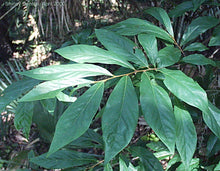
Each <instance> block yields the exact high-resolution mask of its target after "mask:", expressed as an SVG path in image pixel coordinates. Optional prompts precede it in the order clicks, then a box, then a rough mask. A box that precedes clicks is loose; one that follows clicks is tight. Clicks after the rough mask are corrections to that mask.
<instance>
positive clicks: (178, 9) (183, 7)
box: [169, 1, 193, 17]
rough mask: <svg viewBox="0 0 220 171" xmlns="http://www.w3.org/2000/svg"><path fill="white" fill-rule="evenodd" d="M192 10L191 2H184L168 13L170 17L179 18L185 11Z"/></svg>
mask: <svg viewBox="0 0 220 171" xmlns="http://www.w3.org/2000/svg"><path fill="white" fill-rule="evenodd" d="M192 10H193V3H192V1H185V2H183V3H181V4H179V5H177V6H176V7H175V8H174V9H172V10H171V11H170V12H169V16H170V17H179V16H181V15H183V14H184V13H185V12H186V11H192Z"/></svg>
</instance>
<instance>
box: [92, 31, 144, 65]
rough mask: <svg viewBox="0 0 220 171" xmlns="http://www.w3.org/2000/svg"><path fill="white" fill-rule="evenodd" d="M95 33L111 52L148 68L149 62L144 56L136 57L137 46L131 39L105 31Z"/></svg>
mask: <svg viewBox="0 0 220 171" xmlns="http://www.w3.org/2000/svg"><path fill="white" fill-rule="evenodd" d="M95 32H96V36H97V38H98V39H99V41H100V42H101V43H102V44H103V45H104V46H105V48H106V49H108V50H109V51H112V52H114V53H115V54H117V55H120V56H122V57H124V58H125V59H126V60H127V61H131V62H134V63H136V64H139V65H140V66H142V67H147V66H148V62H147V60H146V58H145V56H144V55H143V56H140V55H139V56H138V55H135V53H134V49H135V48H136V47H137V45H136V44H135V43H134V42H132V41H131V40H130V39H128V38H126V37H123V36H121V35H119V34H117V33H114V32H112V31H110V30H105V29H96V31H95Z"/></svg>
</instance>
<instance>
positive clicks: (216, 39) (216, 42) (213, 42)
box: [209, 25, 220, 46]
mask: <svg viewBox="0 0 220 171" xmlns="http://www.w3.org/2000/svg"><path fill="white" fill-rule="evenodd" d="M209 46H220V25H219V26H218V27H216V28H215V30H214V32H213V35H212V37H211V39H210V41H209Z"/></svg>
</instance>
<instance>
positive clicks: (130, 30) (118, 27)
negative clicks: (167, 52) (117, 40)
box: [106, 18, 173, 43]
mask: <svg viewBox="0 0 220 171" xmlns="http://www.w3.org/2000/svg"><path fill="white" fill-rule="evenodd" d="M106 29H110V30H112V31H115V32H117V33H118V34H120V35H126V36H134V35H137V34H141V33H148V34H151V35H154V36H155V37H158V38H161V39H163V40H165V41H168V42H170V43H173V39H172V38H171V37H170V36H169V34H168V33H167V32H166V31H165V30H163V29H161V28H160V27H157V26H155V25H154V24H152V23H151V22H149V21H145V20H141V19H138V18H129V19H127V20H125V21H122V22H119V23H117V24H115V25H112V26H109V27H107V28H106Z"/></svg>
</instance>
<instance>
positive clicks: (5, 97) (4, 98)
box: [0, 78, 40, 113]
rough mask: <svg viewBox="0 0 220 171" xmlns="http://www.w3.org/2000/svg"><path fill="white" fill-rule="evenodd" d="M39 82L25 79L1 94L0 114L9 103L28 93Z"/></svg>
mask: <svg viewBox="0 0 220 171" xmlns="http://www.w3.org/2000/svg"><path fill="white" fill-rule="evenodd" d="M39 82H40V81H39V80H35V79H30V78H24V79H22V80H20V81H17V82H14V83H12V84H11V85H9V86H8V87H7V88H6V89H5V90H4V91H3V92H1V94H0V113H1V111H2V110H3V109H4V108H5V107H6V106H7V105H8V104H9V103H11V102H12V101H13V100H16V99H17V98H19V97H20V96H21V95H22V94H23V93H26V92H27V91H28V90H30V89H31V88H33V87H34V86H35V85H37V84H39Z"/></svg>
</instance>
